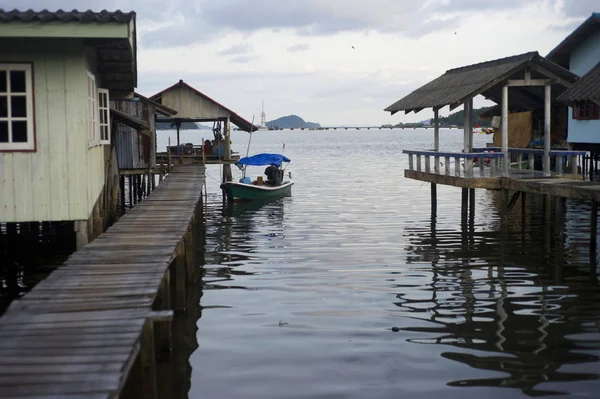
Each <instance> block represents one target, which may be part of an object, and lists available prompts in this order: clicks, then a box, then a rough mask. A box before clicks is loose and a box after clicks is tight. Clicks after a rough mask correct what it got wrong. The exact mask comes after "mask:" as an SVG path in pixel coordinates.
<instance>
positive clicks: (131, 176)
mask: <svg viewBox="0 0 600 399" xmlns="http://www.w3.org/2000/svg"><path fill="white" fill-rule="evenodd" d="M127 180H128V181H129V208H130V209H131V208H133V175H128V177H127Z"/></svg>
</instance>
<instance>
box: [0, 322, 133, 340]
mask: <svg viewBox="0 0 600 399" xmlns="http://www.w3.org/2000/svg"><path fill="white" fill-rule="evenodd" d="M56 330H57V329H56V328H54V327H53V326H47V325H44V326H40V327H39V328H21V329H20V330H19V336H23V337H25V336H27V337H36V338H35V339H46V338H45V337H48V336H53V335H61V336H65V337H67V336H73V337H77V336H79V335H102V334H106V335H108V334H127V333H136V334H139V333H140V331H141V328H140V326H137V325H133V326H132V325H130V324H125V323H119V324H111V325H100V326H97V325H96V326H85V327H82V326H71V327H69V326H64V325H63V326H62V328H61V329H60V331H56ZM14 335H15V327H14V326H5V327H1V328H0V337H2V338H6V337H12V336H14Z"/></svg>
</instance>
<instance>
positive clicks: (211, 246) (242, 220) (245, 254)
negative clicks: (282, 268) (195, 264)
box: [203, 198, 285, 290]
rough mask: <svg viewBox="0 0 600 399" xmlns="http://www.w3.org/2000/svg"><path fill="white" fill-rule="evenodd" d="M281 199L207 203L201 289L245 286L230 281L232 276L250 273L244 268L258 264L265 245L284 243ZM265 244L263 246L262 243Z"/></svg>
mask: <svg viewBox="0 0 600 399" xmlns="http://www.w3.org/2000/svg"><path fill="white" fill-rule="evenodd" d="M284 202H285V199H284V198H279V199H275V200H270V201H252V202H241V203H225V204H222V203H221V205H220V206H218V208H217V206H216V205H215V204H217V203H218V202H217V201H213V202H212V203H211V206H212V209H209V210H208V211H207V218H208V225H209V229H210V230H209V232H208V235H209V242H208V244H207V245H208V248H207V253H206V259H207V260H206V262H207V264H206V266H205V269H206V274H205V276H204V279H203V285H204V289H206V290H212V289H232V288H235V289H245V287H243V286H240V285H235V284H232V281H233V280H234V276H236V275H237V276H241V275H253V274H254V272H252V271H251V270H249V269H248V267H244V268H242V267H240V266H248V265H252V264H261V263H262V262H263V261H264V259H263V256H261V254H260V253H262V252H264V250H265V248H271V249H275V248H281V247H282V246H284V245H285V243H284V240H285V233H284V227H283V218H284V212H283V209H284ZM265 244H266V245H265ZM259 252H260V253H259Z"/></svg>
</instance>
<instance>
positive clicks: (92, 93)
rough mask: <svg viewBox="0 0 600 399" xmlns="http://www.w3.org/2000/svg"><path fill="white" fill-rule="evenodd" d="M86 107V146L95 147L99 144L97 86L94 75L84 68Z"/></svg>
mask: <svg viewBox="0 0 600 399" xmlns="http://www.w3.org/2000/svg"><path fill="white" fill-rule="evenodd" d="M85 72H86V75H87V77H86V87H87V96H86V109H87V111H86V112H87V134H88V148H92V147H96V146H97V145H99V144H100V128H99V127H98V118H99V116H100V114H99V113H98V87H97V85H96V76H95V75H94V74H93V73H91V72H90V71H88V70H87V69H86V71H85Z"/></svg>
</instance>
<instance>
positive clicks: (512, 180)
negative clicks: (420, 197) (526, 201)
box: [404, 169, 600, 201]
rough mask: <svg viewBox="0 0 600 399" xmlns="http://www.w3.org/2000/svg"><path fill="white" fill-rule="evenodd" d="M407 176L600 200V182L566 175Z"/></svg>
mask: <svg viewBox="0 0 600 399" xmlns="http://www.w3.org/2000/svg"><path fill="white" fill-rule="evenodd" d="M404 177H406V178H409V179H414V180H419V181H424V182H428V183H434V184H442V185H447V186H454V187H461V188H485V189H492V190H501V189H504V190H514V191H522V192H527V193H534V194H547V195H552V196H557V197H563V198H573V199H581V200H593V201H600V181H583V180H580V179H573V178H569V177H566V176H553V177H543V176H541V175H539V174H536V173H527V172H526V171H518V170H511V174H510V177H500V176H498V177H487V176H486V177H462V176H448V175H443V174H436V173H429V172H421V171H416V170H409V169H405V170H404Z"/></svg>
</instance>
